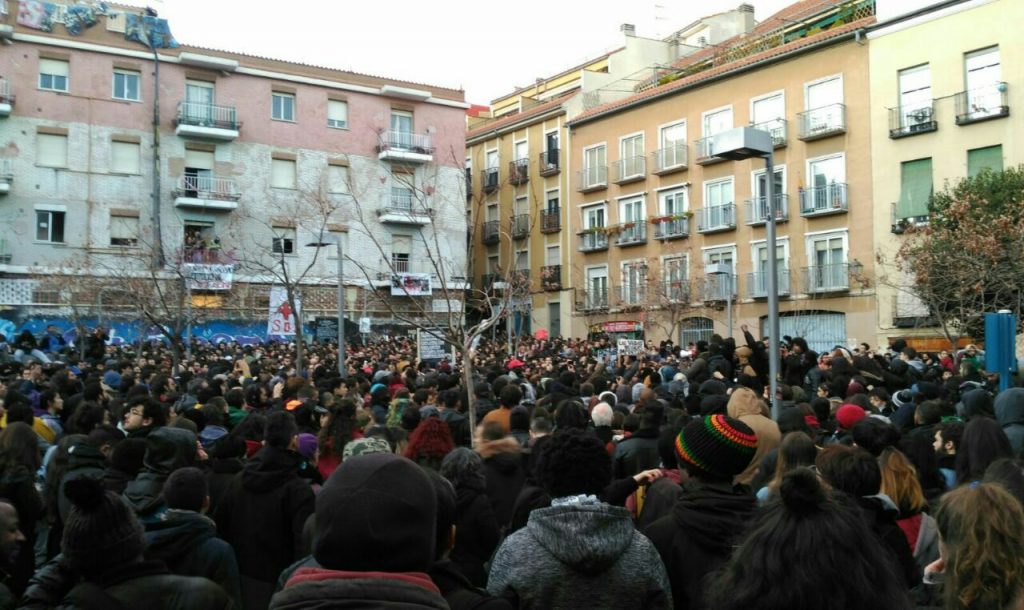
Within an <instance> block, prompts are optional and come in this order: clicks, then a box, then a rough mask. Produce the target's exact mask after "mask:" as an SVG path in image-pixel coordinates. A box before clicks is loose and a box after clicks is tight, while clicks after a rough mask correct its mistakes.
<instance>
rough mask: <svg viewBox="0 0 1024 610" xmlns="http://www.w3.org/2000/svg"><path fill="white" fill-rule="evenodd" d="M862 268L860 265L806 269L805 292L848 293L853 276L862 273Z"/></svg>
mask: <svg viewBox="0 0 1024 610" xmlns="http://www.w3.org/2000/svg"><path fill="white" fill-rule="evenodd" d="M860 268H861V265H860V263H853V264H850V263H840V264H835V265H815V266H813V267H804V291H805V292H806V293H807V294H823V293H829V292H846V291H848V290H849V289H850V278H851V276H853V275H856V274H858V273H860Z"/></svg>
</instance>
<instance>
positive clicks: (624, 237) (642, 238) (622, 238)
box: [615, 220, 647, 246]
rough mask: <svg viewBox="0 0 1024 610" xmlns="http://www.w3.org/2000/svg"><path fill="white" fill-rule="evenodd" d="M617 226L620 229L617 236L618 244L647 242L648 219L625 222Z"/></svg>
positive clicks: (627, 244) (630, 244)
mask: <svg viewBox="0 0 1024 610" xmlns="http://www.w3.org/2000/svg"><path fill="white" fill-rule="evenodd" d="M616 228H617V229H618V235H616V237H615V245H616V246H636V245H639V244H646V243H647V222H646V221H643V220H637V221H633V222H624V223H622V224H620V225H618V227H616Z"/></svg>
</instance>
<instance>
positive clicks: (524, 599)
mask: <svg viewBox="0 0 1024 610" xmlns="http://www.w3.org/2000/svg"><path fill="white" fill-rule="evenodd" d="M536 476H537V478H538V481H539V483H540V485H541V487H542V488H543V489H544V491H545V492H547V494H548V495H549V496H550V497H551V506H550V507H547V508H538V509H535V510H534V511H533V512H531V513H530V517H529V521H528V522H527V524H526V527H524V528H522V529H520V530H518V531H516V532H515V533H513V534H511V535H509V537H508V538H506V539H505V541H504V542H503V543H502V544H501V546H500V547H498V551H497V553H495V555H494V559H493V560H492V562H491V572H490V576H489V578H488V581H487V590H488V592H489V593H490V594H491V595H495V596H499V597H505V598H508V599H514V600H516V601H517V602H518V606H519V607H520V608H622V609H627V608H671V607H672V596H671V593H670V591H669V580H668V577H667V575H666V573H665V568H664V566H663V565H662V562H661V559H659V557H658V553H657V551H656V550H655V548H654V546H653V545H652V544H651V541H650V540H648V539H647V537H645V536H644V535H643V534H641V533H640V532H638V531H636V529H635V528H634V526H633V519H632V516H631V515H630V513H629V511H628V510H626V509H625V508H623V507H621V506H612V505H609V504H606V503H604V502H602V501H601V500H599V499H598V497H597V496H598V494H601V493H602V492H603V491H604V489H605V488H606V487H607V486H608V485H609V484H610V483H611V479H612V477H611V458H610V457H609V456H608V452H607V451H605V448H604V445H603V444H602V443H601V441H600V440H598V439H597V438H596V437H594V436H593V435H590V434H587V433H586V432H584V431H580V430H573V429H566V430H559V431H558V432H556V433H555V434H553V435H552V436H551V438H550V439H548V441H547V443H546V444H545V446H544V449H543V451H542V452H541V453H540V455H539V456H538V462H537V465H536Z"/></svg>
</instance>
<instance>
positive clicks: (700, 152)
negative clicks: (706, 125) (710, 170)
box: [693, 135, 726, 165]
mask: <svg viewBox="0 0 1024 610" xmlns="http://www.w3.org/2000/svg"><path fill="white" fill-rule="evenodd" d="M693 146H694V148H696V152H695V153H694V154H695V155H696V156H697V159H696V160H695V162H696V163H697V165H711V164H712V163H720V162H722V161H725V160H726V159H725V157H718V156H716V155H715V153H714V152H713V149H714V146H715V136H714V135H710V136H707V137H705V138H701V139H699V140H694V142H693Z"/></svg>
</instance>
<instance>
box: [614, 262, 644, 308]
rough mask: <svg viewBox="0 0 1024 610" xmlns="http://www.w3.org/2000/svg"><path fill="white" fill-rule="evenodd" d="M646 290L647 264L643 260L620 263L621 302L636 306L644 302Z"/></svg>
mask: <svg viewBox="0 0 1024 610" xmlns="http://www.w3.org/2000/svg"><path fill="white" fill-rule="evenodd" d="M646 290H647V263H646V262H644V261H643V260H639V261H628V262H624V263H622V294H621V295H620V296H621V298H622V301H623V302H624V303H627V304H629V305H638V304H640V303H642V302H643V301H644V298H645V296H646V294H645V293H646Z"/></svg>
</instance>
